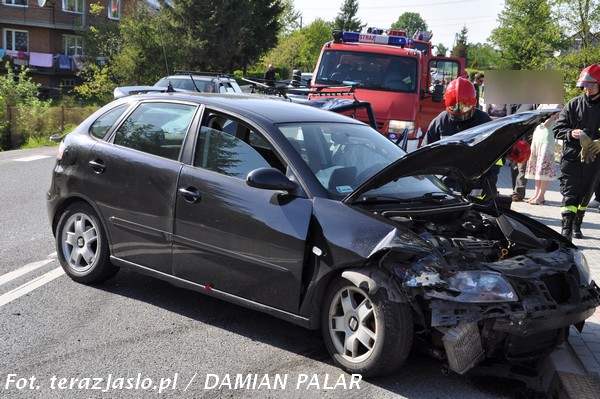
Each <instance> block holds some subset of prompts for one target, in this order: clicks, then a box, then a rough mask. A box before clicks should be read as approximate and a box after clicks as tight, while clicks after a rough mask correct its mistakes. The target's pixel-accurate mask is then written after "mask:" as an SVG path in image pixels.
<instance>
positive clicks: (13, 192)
mask: <svg viewBox="0 0 600 399" xmlns="http://www.w3.org/2000/svg"><path fill="white" fill-rule="evenodd" d="M55 154H56V148H44V149H34V150H19V151H10V152H0V397H2V398H33V397H35V398H146V397H151V398H221V397H230V398H323V397H325V398H342V397H343V398H410V399H420V398H423V399H425V398H427V399H432V398H440V399H441V398H444V399H445V398H457V399H458V398H460V399H480V398H481V399H487V398H511V399H512V398H514V399H520V398H523V399H524V398H528V399H529V398H545V395H544V394H542V393H540V389H541V388H540V387H539V385H538V384H539V380H540V377H539V375H537V374H536V370H535V368H523V367H520V368H511V367H509V366H507V365H501V364H483V365H480V366H478V367H476V368H475V369H474V370H472V371H471V372H469V373H468V374H466V375H463V376H460V375H456V374H451V375H449V376H445V375H443V374H442V373H441V363H440V362H438V361H436V360H434V359H431V358H429V357H427V356H425V355H423V354H421V353H418V352H413V353H412V354H411V355H410V357H409V359H408V361H407V364H406V365H405V366H404V367H403V368H402V369H401V370H400V371H399V372H398V373H396V374H394V375H392V376H388V377H385V378H378V379H373V380H369V381H364V380H361V379H360V377H358V376H351V375H348V374H346V373H344V372H342V371H341V370H340V369H338V368H336V367H335V366H334V365H333V364H332V362H331V360H330V359H329V355H328V354H327V352H326V350H325V346H324V343H323V340H322V339H321V337H320V335H319V334H318V333H317V332H311V331H308V330H304V329H302V328H300V327H297V326H294V325H292V324H289V323H286V322H283V321H280V320H278V319H275V318H273V317H270V316H267V315H264V314H261V313H258V312H255V311H251V310H247V309H244V308H242V307H239V306H235V305H231V304H228V303H225V302H222V301H218V300H216V299H213V298H210V297H208V296H204V295H202V294H199V293H195V292H191V291H187V290H183V289H180V288H176V287H173V286H171V285H169V284H167V283H165V282H162V281H158V280H155V279H152V278H150V277H146V276H142V275H138V274H134V273H132V272H127V271H121V272H120V273H119V274H117V276H116V277H115V278H113V279H111V280H109V281H108V282H105V283H102V284H98V285H94V286H85V285H81V284H77V283H75V282H73V281H71V280H70V279H69V278H68V277H67V276H66V275H64V274H62V273H61V269H60V266H59V264H58V261H57V260H56V257H55V254H54V253H55V248H54V239H53V237H52V234H51V231H50V227H49V223H48V218H47V215H46V205H45V192H46V190H47V188H48V187H49V182H50V175H51V170H52V167H53V165H54V157H55ZM20 274H21V275H20ZM236 384H237V385H238V389H234V388H235V387H236Z"/></svg>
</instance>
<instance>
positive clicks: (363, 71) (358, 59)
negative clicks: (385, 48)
mask: <svg viewBox="0 0 600 399" xmlns="http://www.w3.org/2000/svg"><path fill="white" fill-rule="evenodd" d="M314 83H319V84H327V85H335V84H345V85H359V86H360V87H361V88H364V89H370V88H372V89H377V90H381V89H384V90H390V91H400V92H406V93H415V92H416V90H417V60H416V59H415V58H409V57H400V56H395V55H388V54H374V53H363V52H352V51H325V52H324V53H323V57H322V58H321V62H320V64H319V69H318V70H317V75H316V77H315V78H314Z"/></svg>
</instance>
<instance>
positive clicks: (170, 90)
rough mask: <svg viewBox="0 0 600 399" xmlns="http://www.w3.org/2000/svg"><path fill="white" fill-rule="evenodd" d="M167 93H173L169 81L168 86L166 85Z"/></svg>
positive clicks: (173, 90)
mask: <svg viewBox="0 0 600 399" xmlns="http://www.w3.org/2000/svg"><path fill="white" fill-rule="evenodd" d="M166 92H167V93H175V89H174V88H173V85H172V84H171V81H170V80H169V84H168V85H167V91H166Z"/></svg>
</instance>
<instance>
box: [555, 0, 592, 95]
mask: <svg viewBox="0 0 600 399" xmlns="http://www.w3.org/2000/svg"><path fill="white" fill-rule="evenodd" d="M555 6H556V9H557V10H558V13H559V15H560V16H561V17H560V23H561V25H562V28H563V31H564V32H566V34H567V35H568V37H569V38H568V39H567V40H566V41H565V42H566V46H565V47H564V48H562V49H561V50H562V51H560V55H559V56H558V57H557V65H556V67H555V68H556V69H560V70H562V71H564V73H565V74H564V78H565V88H566V90H565V101H568V100H570V99H571V98H573V97H575V96H577V95H579V94H580V93H581V92H580V90H579V89H577V88H576V87H575V82H576V81H577V78H578V77H579V73H580V72H581V70H582V69H583V68H585V67H586V66H588V65H590V64H593V63H597V62H598V60H599V59H600V47H599V46H598V43H597V42H596V41H595V40H594V38H593V34H592V32H597V31H598V29H599V24H600V1H598V0H555Z"/></svg>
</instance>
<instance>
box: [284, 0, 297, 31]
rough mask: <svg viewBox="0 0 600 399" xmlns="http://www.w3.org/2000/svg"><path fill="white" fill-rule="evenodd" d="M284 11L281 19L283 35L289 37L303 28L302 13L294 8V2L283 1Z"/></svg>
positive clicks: (289, 0)
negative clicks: (288, 35)
mask: <svg viewBox="0 0 600 399" xmlns="http://www.w3.org/2000/svg"><path fill="white" fill-rule="evenodd" d="M281 8H282V9H283V11H282V13H281V16H280V17H279V23H280V24H281V29H282V33H283V34H285V35H287V34H290V33H292V32H293V31H296V30H299V29H300V28H302V25H301V22H302V13H301V12H300V11H296V9H295V8H294V0H281Z"/></svg>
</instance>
